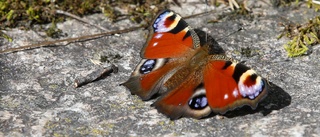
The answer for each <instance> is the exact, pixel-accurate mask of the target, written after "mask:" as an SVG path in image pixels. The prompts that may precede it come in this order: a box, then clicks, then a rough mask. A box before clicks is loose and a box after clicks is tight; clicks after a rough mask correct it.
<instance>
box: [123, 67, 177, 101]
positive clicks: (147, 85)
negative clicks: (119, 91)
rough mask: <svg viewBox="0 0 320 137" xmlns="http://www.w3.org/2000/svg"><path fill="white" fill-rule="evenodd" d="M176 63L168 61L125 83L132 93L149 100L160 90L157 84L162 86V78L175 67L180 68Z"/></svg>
mask: <svg viewBox="0 0 320 137" xmlns="http://www.w3.org/2000/svg"><path fill="white" fill-rule="evenodd" d="M176 65H177V64H175V63H168V64H166V65H165V66H163V67H162V68H159V69H157V70H155V71H152V72H150V73H148V74H145V75H138V76H132V77H130V79H129V80H128V81H127V82H125V83H123V85H124V86H126V87H127V88H128V89H130V91H131V93H132V94H135V95H138V96H139V97H140V98H141V99H142V100H148V99H150V98H151V97H152V96H153V95H154V94H155V93H157V92H159V87H158V89H157V88H156V86H157V85H159V84H160V85H161V86H162V84H163V83H162V82H161V80H163V78H164V77H165V76H167V75H168V74H169V73H171V72H172V71H174V69H179V68H177V67H176Z"/></svg>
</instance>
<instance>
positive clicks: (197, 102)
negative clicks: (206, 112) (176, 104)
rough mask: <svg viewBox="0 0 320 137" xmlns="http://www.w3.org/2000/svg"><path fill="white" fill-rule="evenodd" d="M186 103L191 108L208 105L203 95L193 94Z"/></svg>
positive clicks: (197, 108)
mask: <svg viewBox="0 0 320 137" xmlns="http://www.w3.org/2000/svg"><path fill="white" fill-rule="evenodd" d="M188 105H189V106H190V108H192V109H196V110H201V109H204V108H206V107H207V106H208V100H207V97H206V96H205V95H200V96H195V97H193V98H192V99H191V100H189V103H188Z"/></svg>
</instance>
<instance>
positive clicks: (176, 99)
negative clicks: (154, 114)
mask: <svg viewBox="0 0 320 137" xmlns="http://www.w3.org/2000/svg"><path fill="white" fill-rule="evenodd" d="M196 86H197V85H196V84H183V86H179V87H178V88H176V89H175V90H173V91H170V92H168V94H166V95H165V96H164V97H162V98H160V99H159V100H158V101H156V102H155V103H154V104H153V106H155V108H156V109H158V111H159V112H160V113H163V114H165V115H166V116H168V117H170V118H171V119H177V118H180V117H181V116H185V115H186V113H187V112H186V111H187V109H189V106H188V104H187V103H188V101H189V99H190V98H191V96H192V95H193V93H194V89H195V87H196Z"/></svg>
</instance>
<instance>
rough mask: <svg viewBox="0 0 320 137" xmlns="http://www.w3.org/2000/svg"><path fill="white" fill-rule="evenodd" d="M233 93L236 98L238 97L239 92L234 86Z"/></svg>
mask: <svg viewBox="0 0 320 137" xmlns="http://www.w3.org/2000/svg"><path fill="white" fill-rule="evenodd" d="M232 95H233V96H234V97H235V98H237V97H238V95H239V93H238V90H237V88H234V90H233V92H232Z"/></svg>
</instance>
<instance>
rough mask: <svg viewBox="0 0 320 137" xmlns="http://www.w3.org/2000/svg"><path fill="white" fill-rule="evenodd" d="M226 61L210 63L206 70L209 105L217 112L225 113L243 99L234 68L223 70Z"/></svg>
mask: <svg viewBox="0 0 320 137" xmlns="http://www.w3.org/2000/svg"><path fill="white" fill-rule="evenodd" d="M225 64H226V61H212V62H209V63H208V64H207V66H206V68H205V70H204V86H205V89H206V96H207V99H208V104H209V106H210V107H211V109H213V111H215V112H219V113H225V112H226V111H227V110H229V109H233V108H235V107H237V106H234V103H235V102H236V101H237V100H239V99H242V97H241V95H240V93H239V90H238V85H237V83H236V81H235V80H234V79H233V77H232V75H233V72H234V67H233V66H229V67H227V68H226V69H223V67H224V66H225Z"/></svg>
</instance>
